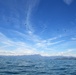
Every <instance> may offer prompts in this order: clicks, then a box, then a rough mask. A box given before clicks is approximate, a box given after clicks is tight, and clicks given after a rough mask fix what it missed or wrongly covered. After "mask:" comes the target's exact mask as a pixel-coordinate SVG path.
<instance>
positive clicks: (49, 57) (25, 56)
mask: <svg viewBox="0 0 76 75" xmlns="http://www.w3.org/2000/svg"><path fill="white" fill-rule="evenodd" d="M7 57H8V58H12V57H13V58H18V59H58V60H66V59H67V60H72V59H73V60H76V57H72V56H41V55H39V54H34V55H22V56H0V58H7Z"/></svg>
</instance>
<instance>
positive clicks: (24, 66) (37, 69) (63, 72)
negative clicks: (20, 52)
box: [0, 57, 76, 75]
mask: <svg viewBox="0 0 76 75" xmlns="http://www.w3.org/2000/svg"><path fill="white" fill-rule="evenodd" d="M0 75H76V60H58V59H55V60H52V59H33V58H32V59H28V58H27V59H26V58H18V57H17V58H15V57H0Z"/></svg>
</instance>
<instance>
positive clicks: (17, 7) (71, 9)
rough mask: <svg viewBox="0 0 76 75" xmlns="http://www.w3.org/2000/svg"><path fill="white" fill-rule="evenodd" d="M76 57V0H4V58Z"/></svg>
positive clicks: (0, 16)
mask: <svg viewBox="0 0 76 75" xmlns="http://www.w3.org/2000/svg"><path fill="white" fill-rule="evenodd" d="M33 54H40V55H42V56H76V0H0V55H33Z"/></svg>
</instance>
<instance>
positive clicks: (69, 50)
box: [57, 49, 76, 56]
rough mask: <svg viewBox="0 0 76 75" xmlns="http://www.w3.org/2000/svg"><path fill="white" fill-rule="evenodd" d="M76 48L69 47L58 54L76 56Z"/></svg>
mask: <svg viewBox="0 0 76 75" xmlns="http://www.w3.org/2000/svg"><path fill="white" fill-rule="evenodd" d="M75 50H76V49H67V50H66V51H62V52H59V53H58V54H57V55H60V56H76V55H75V54H74V52H75Z"/></svg>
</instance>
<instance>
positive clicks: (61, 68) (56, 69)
mask: <svg viewBox="0 0 76 75" xmlns="http://www.w3.org/2000/svg"><path fill="white" fill-rule="evenodd" d="M51 70H66V68H53V69H51Z"/></svg>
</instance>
